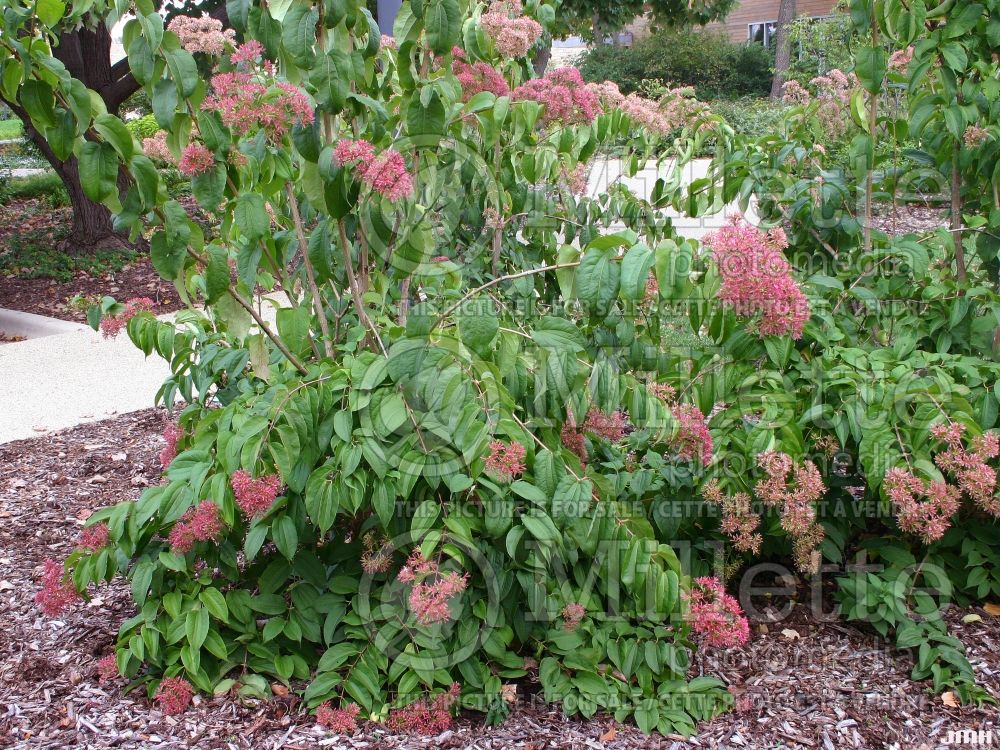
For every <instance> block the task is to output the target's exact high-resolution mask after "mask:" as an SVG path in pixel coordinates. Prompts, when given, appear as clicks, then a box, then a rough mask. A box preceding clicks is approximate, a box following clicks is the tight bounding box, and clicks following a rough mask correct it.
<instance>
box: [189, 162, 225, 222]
mask: <svg viewBox="0 0 1000 750" xmlns="http://www.w3.org/2000/svg"><path fill="white" fill-rule="evenodd" d="M225 191H226V168H225V166H223V165H222V164H216V165H215V166H213V167H212V168H211V169H209V170H208V171H207V172H200V173H199V174H196V175H195V176H194V177H192V178H191V192H192V193H193V194H194V198H195V200H196V201H198V205H199V206H201V207H202V208H204V209H205V210H206V211H215V210H216V209H217V208H218V207H219V204H220V203H222V196H223V194H224V193H225Z"/></svg>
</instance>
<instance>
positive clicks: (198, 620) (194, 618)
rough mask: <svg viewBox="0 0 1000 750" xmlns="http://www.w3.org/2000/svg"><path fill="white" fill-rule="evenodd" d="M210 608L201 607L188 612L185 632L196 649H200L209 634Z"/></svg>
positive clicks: (192, 646)
mask: <svg viewBox="0 0 1000 750" xmlns="http://www.w3.org/2000/svg"><path fill="white" fill-rule="evenodd" d="M208 626H209V622H208V610H207V609H205V608H203V607H199V608H198V609H194V610H191V611H190V612H188V613H187V617H186V618H185V620H184V634H185V636H186V637H187V641H188V643H189V644H191V648H192V649H194V650H197V649H200V648H201V644H203V643H204V642H205V636H207V635H208Z"/></svg>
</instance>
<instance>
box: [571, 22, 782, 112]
mask: <svg viewBox="0 0 1000 750" xmlns="http://www.w3.org/2000/svg"><path fill="white" fill-rule="evenodd" d="M773 64H774V57H773V54H772V53H771V52H769V51H768V50H766V49H765V48H764V47H763V46H761V45H759V44H734V43H733V42H731V41H729V39H728V38H727V37H726V36H725V35H724V34H722V33H720V32H714V31H703V30H665V31H660V32H658V33H656V34H654V35H652V36H650V37H648V38H646V39H642V40H640V41H638V42H636V44H635V45H634V46H633V47H630V48H626V47H610V46H605V47H595V48H594V49H591V50H589V51H587V52H586V53H584V55H583V56H582V58H581V64H580V70H581V72H582V73H583V76H584V78H586V79H587V80H589V81H604V80H609V81H615V82H616V83H617V84H618V86H619V87H620V88H621V90H622V91H623V92H625V93H631V92H632V91H636V90H638V89H639V88H640V86H641V84H642V81H643V80H645V79H654V80H658V81H660V82H661V83H662V84H664V85H668V84H674V85H685V86H693V87H694V89H695V92H696V93H697V95H698V98H699V99H719V98H723V99H733V98H738V97H744V96H767V94H768V93H769V92H770V89H771V75H772V74H771V67H772V65H773Z"/></svg>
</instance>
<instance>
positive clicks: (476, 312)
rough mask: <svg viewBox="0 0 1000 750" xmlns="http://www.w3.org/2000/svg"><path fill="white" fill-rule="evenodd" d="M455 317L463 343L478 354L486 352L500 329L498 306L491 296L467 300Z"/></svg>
mask: <svg viewBox="0 0 1000 750" xmlns="http://www.w3.org/2000/svg"><path fill="white" fill-rule="evenodd" d="M455 317H456V318H457V319H458V333H459V337H460V338H461V339H462V343H463V344H465V345H466V346H468V347H469V348H470V349H472V351H474V352H476V353H477V354H483V353H485V352H486V351H487V349H488V348H489V346H490V344H492V343H493V340H494V339H495V338H496V336H497V333H498V332H499V331H500V320H499V318H498V317H497V308H496V305H495V304H494V302H493V300H492V299H491V298H489V297H485V296H484V297H479V298H474V299H470V300H466V301H465V302H464V303H463V304H462V305H461V306H460V307H459V309H458V310H457V311H456V313H455Z"/></svg>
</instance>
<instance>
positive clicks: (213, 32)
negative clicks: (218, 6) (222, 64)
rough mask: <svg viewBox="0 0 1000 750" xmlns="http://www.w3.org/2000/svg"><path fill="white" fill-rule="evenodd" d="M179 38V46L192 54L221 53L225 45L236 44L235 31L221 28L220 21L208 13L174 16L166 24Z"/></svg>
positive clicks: (216, 54)
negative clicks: (196, 16)
mask: <svg viewBox="0 0 1000 750" xmlns="http://www.w3.org/2000/svg"><path fill="white" fill-rule="evenodd" d="M167 30H168V31H172V32H174V33H175V34H176V35H177V38H178V39H180V42H181V46H182V47H183V48H184V49H186V50H187V51H188V52H190V53H191V54H192V55H193V54H195V53H196V52H203V53H204V54H206V55H215V56H218V55H221V54H222V53H223V51H224V50H225V49H226V46H227V45H228V46H230V47H232V46H234V45H235V44H236V32H235V31H233V30H232V29H223V28H222V21H217V20H215V19H214V18H212V17H211V16H209V15H208V14H203V15H202V17H201V18H194V17H192V16H174V19H173V20H172V21H171V22H170V24H169V25H168V26H167Z"/></svg>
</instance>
